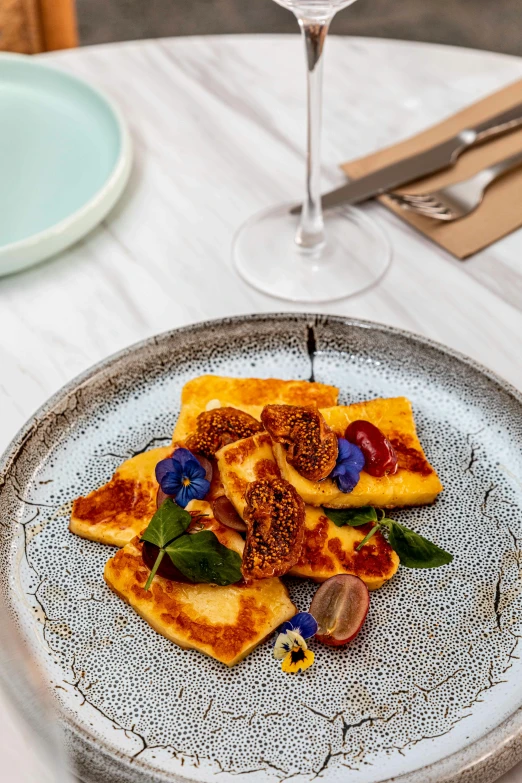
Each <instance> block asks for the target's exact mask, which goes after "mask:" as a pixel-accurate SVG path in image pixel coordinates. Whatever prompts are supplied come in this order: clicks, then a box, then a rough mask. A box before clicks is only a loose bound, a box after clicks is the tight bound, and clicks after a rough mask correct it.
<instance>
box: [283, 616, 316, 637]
mask: <svg viewBox="0 0 522 783" xmlns="http://www.w3.org/2000/svg"><path fill="white" fill-rule="evenodd" d="M285 625H286V623H285ZM289 625H291V627H292V630H293V631H297V633H298V634H299V635H300V636H302V637H303V639H311V638H312V636H315V634H316V633H317V627H318V626H317V620H316V619H315V617H314V616H313V615H311V614H310V612H299V614H296V615H295V617H292V619H291V620H290V621H289Z"/></svg>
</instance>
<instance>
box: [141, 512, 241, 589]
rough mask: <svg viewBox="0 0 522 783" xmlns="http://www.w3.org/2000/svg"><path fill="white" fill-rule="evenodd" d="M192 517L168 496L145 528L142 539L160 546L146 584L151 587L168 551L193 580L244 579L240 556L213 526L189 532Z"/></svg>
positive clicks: (226, 582)
mask: <svg viewBox="0 0 522 783" xmlns="http://www.w3.org/2000/svg"><path fill="white" fill-rule="evenodd" d="M192 521H193V517H192V515H191V514H189V512H188V511H185V510H184V509H182V508H180V507H179V506H178V505H176V503H174V501H173V500H172V499H171V498H167V499H166V500H165V501H164V502H163V503H162V505H161V506H160V508H159V509H158V510H157V511H156V513H155V514H154V516H153V517H152V519H151V521H150V523H149V525H148V527H147V528H146V530H145V531H144V532H143V534H142V536H141V539H142V541H145V542H148V543H149V544H154V546H156V547H158V550H159V551H158V554H157V557H156V561H155V563H154V565H153V567H152V570H151V572H150V574H149V578H148V579H147V582H146V584H145V590H149V589H150V585H151V583H152V580H153V579H154V576H155V575H156V573H157V572H158V568H159V567H160V565H161V562H162V560H163V558H164V556H165V555H168V557H169V558H170V559H171V560H172V563H173V564H174V566H175V567H176V568H177V569H178V570H179V571H181V573H182V574H183V576H184V577H186V579H188V580H189V581H190V582H211V583H214V584H218V585H229V584H233V583H234V582H239V581H240V580H241V558H240V556H239V555H238V554H237V552H234V551H233V550H231V549H227V547H225V546H223V544H221V543H220V542H219V540H218V538H217V536H216V535H215V534H214V533H213V532H212V531H210V530H202V531H201V532H198V533H192V534H188V533H187V530H188V527H189V525H190V523H191V522H192Z"/></svg>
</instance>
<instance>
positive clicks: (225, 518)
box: [212, 495, 247, 533]
mask: <svg viewBox="0 0 522 783" xmlns="http://www.w3.org/2000/svg"><path fill="white" fill-rule="evenodd" d="M212 511H213V513H214V516H215V518H216V519H217V521H218V522H221V524H222V525H225V526H226V527H231V528H232V530H239V532H240V533H245V532H246V529H247V526H246V525H245V523H244V522H243V520H242V519H241V517H240V516H239V514H238V513H237V511H236V509H235V508H234V506H233V505H232V503H231V502H230V500H229V499H228V498H227V497H225V495H221V497H219V498H216V500H213V501H212Z"/></svg>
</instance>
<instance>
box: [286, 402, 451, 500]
mask: <svg viewBox="0 0 522 783" xmlns="http://www.w3.org/2000/svg"><path fill="white" fill-rule="evenodd" d="M321 413H322V414H323V416H324V418H325V420H326V423H327V424H328V425H329V426H330V427H331V428H332V429H333V431H334V432H335V433H336V434H337V435H341V436H344V433H345V431H346V427H347V426H348V424H350V422H352V421H357V419H364V420H365V421H370V422H371V423H372V424H375V426H376V427H379V429H380V430H381V431H382V432H383V433H384V434H385V435H386V437H387V438H388V440H389V441H390V442H391V443H392V445H393V447H394V448H395V451H396V452H397V457H398V465H399V468H398V470H397V472H396V473H395V474H394V475H393V476H382V477H379V478H378V477H375V476H370V475H369V474H368V473H366V472H365V471H364V470H363V471H362V472H361V477H360V479H359V483H358V484H357V486H356V487H355V489H354V490H353V491H352V492H350V493H344V492H341V491H340V490H339V489H338V487H337V484H336V483H335V482H334V481H332V480H331V479H326V481H321V482H314V481H308V480H307V479H305V478H303V476H301V475H300V474H299V473H298V472H297V471H296V470H295V469H294V468H293V467H292V466H291V465H289V464H288V462H287V460H286V457H285V453H284V450H283V448H282V447H281V446H280V445H278V444H277V443H276V444H274V447H273V450H274V456H275V458H276V461H277V464H278V466H279V469H280V471H281V475H282V476H283V478H285V479H286V480H287V481H289V482H290V484H293V486H294V487H295V488H296V489H297V491H298V492H299V494H300V495H301V497H302V498H303V500H304V501H305V503H308V504H310V505H312V506H327V507H328V508H351V507H354V506H377V507H379V508H397V507H401V506H423V505H426V504H428V503H433V501H434V500H435V499H436V497H437V495H438V494H439V493H440V492H442V489H443V487H442V484H441V482H440V479H439V477H438V476H437V474H436V472H435V470H434V469H433V467H432V466H431V465H430V464H429V462H428V460H427V459H426V455H425V454H424V451H423V450H422V446H421V444H420V441H419V439H418V437H417V430H416V427H415V421H414V418H413V411H412V407H411V403H410V401H409V400H407V399H406V397H394V398H391V399H376V400H370V401H369V402H358V403H355V404H353V405H346V406H341V405H338V406H336V407H332V408H325V409H323V410H322V411H321Z"/></svg>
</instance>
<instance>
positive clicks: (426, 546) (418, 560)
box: [381, 519, 453, 568]
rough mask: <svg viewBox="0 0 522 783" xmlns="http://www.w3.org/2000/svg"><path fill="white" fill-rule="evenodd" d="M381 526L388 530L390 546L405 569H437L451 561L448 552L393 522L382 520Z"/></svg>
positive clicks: (451, 558) (451, 556)
mask: <svg viewBox="0 0 522 783" xmlns="http://www.w3.org/2000/svg"><path fill="white" fill-rule="evenodd" d="M381 524H383V525H385V526H386V527H387V528H388V540H389V542H390V545H391V546H392V548H393V549H395V551H396V552H397V554H398V555H399V560H400V561H401V565H403V566H406V568H438V566H442V565H447V564H448V563H451V561H452V560H453V555H450V553H449V552H445V551H444V549H441V548H440V547H438V546H437V545H436V544H433V543H432V542H431V541H428V539H427V538H424V536H420V535H419V534H418V533H414V532H413V530H409V529H408V528H407V527H404V525H399V523H398V522H395V520H393V519H383V520H382V521H381Z"/></svg>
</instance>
